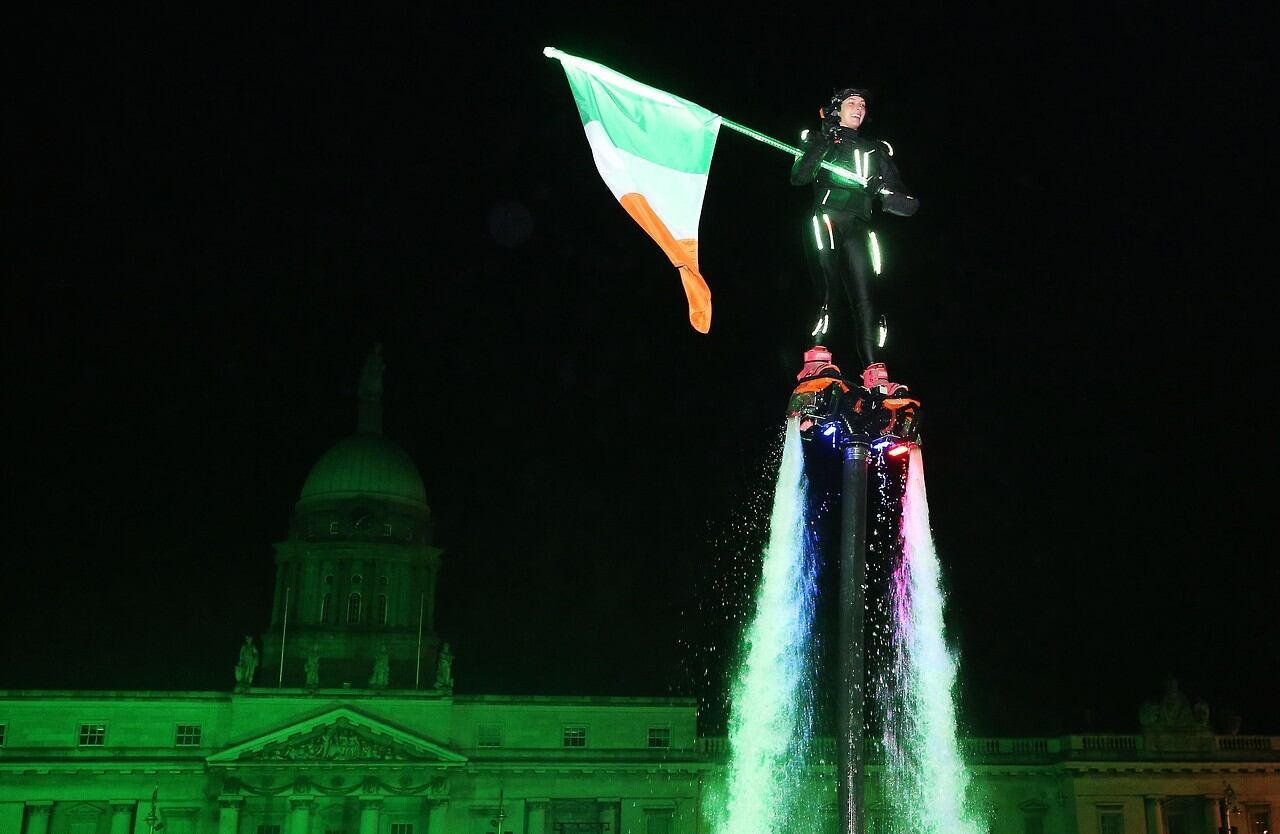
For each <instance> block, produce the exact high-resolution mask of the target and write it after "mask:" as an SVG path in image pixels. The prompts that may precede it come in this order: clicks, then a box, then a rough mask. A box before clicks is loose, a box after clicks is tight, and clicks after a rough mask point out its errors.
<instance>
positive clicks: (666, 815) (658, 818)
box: [644, 809, 675, 834]
mask: <svg viewBox="0 0 1280 834" xmlns="http://www.w3.org/2000/svg"><path fill="white" fill-rule="evenodd" d="M674 816H675V814H674V813H672V812H671V811H669V810H666V809H662V810H646V811H645V814H644V834H671V832H672V830H673V829H674V826H673V825H672V824H671V822H672V817H674Z"/></svg>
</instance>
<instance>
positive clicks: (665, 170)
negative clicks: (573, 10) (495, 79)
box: [543, 47, 720, 333]
mask: <svg viewBox="0 0 1280 834" xmlns="http://www.w3.org/2000/svg"><path fill="white" fill-rule="evenodd" d="M543 53H544V54H546V55H547V56H548V57H551V58H558V59H559V60H560V63H561V65H562V66H563V67H564V71H565V73H566V74H567V75H568V76H569V86H570V87H572V88H573V97H574V100H575V101H577V103H578V112H579V113H580V114H581V115H582V126H583V128H584V129H585V130H586V132H587V141H588V142H590V143H591V153H592V155H593V156H594V157H595V160H596V167H597V168H599V169H600V176H601V177H603V178H604V181H605V184H606V185H608V186H609V190H610V191H612V192H613V196H615V197H617V198H618V202H620V203H622V207H623V208H625V209H626V210H627V213H628V214H630V215H631V216H632V217H633V218H635V221H636V222H637V223H639V224H640V226H641V228H643V229H644V230H645V231H646V232H648V233H649V236H650V237H652V238H653V239H654V240H655V241H657V243H658V245H659V246H661V247H662V251H663V252H665V253H666V254H667V257H668V258H670V259H671V263H672V264H674V265H675V266H676V268H677V269H679V270H680V281H681V283H682V284H684V292H685V296H687V297H688V299H689V323H690V324H692V325H693V327H694V329H695V330H697V331H699V332H700V333H706V332H707V331H708V330H710V329H711V290H709V289H708V288H707V282H706V281H704V280H703V278H702V275H701V273H699V272H698V218H699V217H700V216H701V214H702V198H703V195H704V194H706V191H707V172H708V171H709V170H710V169H711V154H712V152H713V151H714V150H715V147H716V136H717V135H718V134H719V132H720V117H719V116H717V115H716V114H715V113H712V112H711V111H709V110H707V109H705V108H702V107H699V106H698V105H696V104H694V103H693V102H691V101H686V100H684V99H682V98H680V97H679V96H673V95H671V94H670V93H664V92H663V91H662V90H657V89H654V88H653V87H648V86H646V85H644V84H641V83H639V82H638V81H633V80H632V79H630V78H627V77H626V76H625V75H622V74H620V73H617V72H614V71H613V70H611V69H609V68H608V67H605V66H601V65H600V64H597V63H594V62H592V61H586V60H583V59H582V58H577V57H575V56H573V55H569V54H566V53H564V52H561V51H560V50H558V49H553V48H552V47H547V48H546V49H544V50H543Z"/></svg>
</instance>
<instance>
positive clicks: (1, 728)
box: [0, 722, 9, 747]
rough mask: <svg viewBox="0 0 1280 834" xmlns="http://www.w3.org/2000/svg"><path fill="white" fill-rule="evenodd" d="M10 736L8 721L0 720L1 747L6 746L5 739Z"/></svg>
mask: <svg viewBox="0 0 1280 834" xmlns="http://www.w3.org/2000/svg"><path fill="white" fill-rule="evenodd" d="M8 737H9V724H8V722H0V747H4V741H5V739H6V738H8Z"/></svg>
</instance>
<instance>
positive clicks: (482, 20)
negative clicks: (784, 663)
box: [0, 4, 1280, 734]
mask: <svg viewBox="0 0 1280 834" xmlns="http://www.w3.org/2000/svg"><path fill="white" fill-rule="evenodd" d="M464 5H465V6H466V10H461V9H458V8H453V9H451V10H448V11H446V10H442V9H439V8H433V7H431V6H429V5H428V4H421V5H410V4H378V5H377V10H361V11H355V10H349V11H347V12H344V13H335V12H333V11H325V10H319V9H316V8H310V7H307V8H304V7H298V8H294V9H289V10H281V9H270V8H265V9H257V10H255V11H254V12H253V13H251V14H238V13H235V12H233V11H231V10H229V9H226V8H221V7H219V8H210V9H208V10H206V11H203V12H194V11H190V10H183V9H180V8H178V7H176V6H173V5H165V6H161V5H156V6H152V7H146V8H143V7H137V6H131V7H129V8H128V9H126V10H121V9H118V8H117V9H110V10H95V11H83V10H48V11H45V12H43V13H42V14H41V15H40V16H39V19H38V20H32V21H29V22H27V23H25V24H24V25H23V26H21V27H14V28H13V29H12V30H11V32H10V37H11V38H12V39H13V40H15V41H16V43H15V44H14V46H15V52H14V53H13V54H14V55H15V56H16V57H17V60H15V61H13V62H12V63H13V66H14V70H13V72H12V74H11V77H10V83H9V88H10V90H11V92H13V93H14V95H12V96H11V97H10V98H9V100H8V103H7V104H6V105H5V110H6V114H5V115H6V119H5V121H6V122H7V123H8V125H9V128H8V133H9V136H10V138H11V140H14V141H15V150H14V151H13V152H12V153H11V154H10V155H8V158H7V162H8V165H7V167H8V171H7V177H6V180H7V182H8V186H7V187H6V188H5V192H6V195H7V198H8V199H7V202H8V209H9V215H10V217H11V222H10V223H9V224H8V226H9V231H10V233H11V235H12V242H11V248H10V249H9V257H8V258H7V261H8V264H7V265H8V269H7V270H6V271H7V272H8V273H9V275H10V280H9V281H8V291H7V293H6V299H5V304H4V309H5V327H4V342H5V357H6V365H7V378H8V383H9V385H8V388H9V393H10V398H9V402H10V405H9V407H8V409H7V411H8V416H9V418H10V420H11V425H10V428H9V437H10V443H9V444H8V445H9V452H8V455H7V462H6V463H7V465H6V467H5V470H6V475H7V478H6V480H7V482H8V489H7V490H6V492H7V495H8V500H7V501H6V503H5V513H4V517H3V522H4V526H5V531H6V551H7V562H8V570H9V577H8V582H7V583H6V585H7V587H8V588H9V593H8V595H7V598H6V604H5V605H4V606H3V609H4V615H3V616H4V622H3V623H2V624H3V626H4V631H5V634H6V635H7V638H8V639H7V644H6V646H5V648H4V651H3V654H2V655H0V687H4V688H10V689H23V688H56V687H66V688H93V689H107V688H115V687H119V688H157V689H201V688H210V689H228V688H230V686H231V683H232V675H231V670H232V666H233V664H234V662H235V657H236V652H237V648H238V646H239V644H240V642H241V640H242V637H243V635H244V634H248V633H252V634H260V633H261V632H262V630H263V629H264V628H265V626H266V624H267V619H268V616H269V610H270V598H271V593H272V583H273V579H274V570H273V563H272V551H271V543H272V542H274V541H278V540H279V539H280V538H282V537H283V535H284V534H285V531H286V525H287V521H288V517H289V514H290V512H291V509H292V506H293V502H294V501H295V500H296V498H297V495H298V491H299V489H300V488H301V485H302V482H303V480H304V479H305V477H306V474H307V472H308V469H309V467H310V465H311V464H312V463H313V462H314V461H315V460H316V459H317V458H318V457H319V455H320V454H321V453H322V452H323V451H324V450H325V449H326V448H328V447H329V446H330V445H332V444H333V443H335V442H336V441H337V440H339V439H340V438H342V437H343V436H345V435H346V434H348V433H350V432H351V431H352V430H353V429H354V422H355V400H354V389H355V382H356V379H357V376H358V373H359V368H360V366H361V364H362V362H363V360H364V357H365V355H366V353H367V352H368V350H369V348H370V346H371V345H372V344H373V343H374V342H375V341H380V342H382V343H383V346H384V354H385V358H386V361H387V371H386V377H385V388H386V393H385V397H384V401H385V405H386V430H387V433H388V434H389V435H390V436H391V437H392V438H393V439H395V440H396V441H397V442H399V443H401V444H402V445H403V446H404V447H405V448H406V449H407V450H408V451H409V452H410V454H411V455H412V456H413V458H414V459H415V460H416V461H417V462H418V464H419V466H420V468H421V471H422V474H423V479H424V481H425V483H426V488H427V494H428V500H429V502H430V503H431V506H432V508H433V511H434V513H435V518H436V522H437V537H436V539H437V544H439V545H440V546H441V547H443V548H444V550H445V554H444V565H445V567H444V573H443V577H442V586H441V592H440V614H439V622H438V628H439V631H440V632H441V633H442V635H443V636H444V637H445V638H446V639H449V640H451V641H452V643H453V646H454V648H455V651H456V653H457V655H458V660H457V662H456V664H455V672H456V678H457V689H458V691H459V692H463V693H542V694H616V695H662V694H668V693H670V694H678V695H697V696H699V697H700V698H702V699H703V701H704V703H705V705H706V707H707V712H706V726H705V728H704V729H705V730H706V731H709V732H710V731H715V730H716V725H717V723H718V720H719V718H718V716H719V715H720V714H721V713H722V706H723V691H724V675H725V668H726V659H727V658H728V657H730V656H731V655H732V652H733V647H734V645H735V640H736V634H737V629H738V628H739V627H740V624H741V619H742V616H743V612H744V611H745V610H746V607H747V603H748V599H749V595H750V592H751V589H752V586H753V583H754V581H755V576H754V571H755V570H756V569H757V567H758V565H757V561H756V560H757V558H758V557H757V555H756V553H757V547H758V543H759V540H760V536H761V535H762V533H763V521H764V518H765V516H766V513H767V504H768V500H769V492H770V490H771V481H770V456H771V454H772V452H773V451H774V449H775V448H776V444H777V439H778V436H779V430H780V427H781V424H782V417H783V407H784V405H785V403H786V399H787V395H788V392H789V391H790V388H791V386H792V385H793V382H794V374H795V372H796V370H797V369H798V367H799V362H800V354H801V351H802V350H803V349H804V347H805V344H804V334H805V333H806V332H807V328H808V325H809V323H810V322H809V321H808V319H809V318H810V315H811V313H812V305H811V299H810V294H809V293H810V290H809V282H808V278H807V277H806V275H805V272H804V262H803V257H802V245H803V234H804V231H805V225H804V224H805V222H806V214H805V211H806V207H807V202H808V197H809V195H808V192H807V189H802V188H792V187H791V186H789V185H788V184H787V171H788V168H789V165H790V158H789V157H788V156H787V155H785V154H783V153H780V152H778V151H776V150H773V149H771V148H768V147H766V146H764V145H761V144H758V143H755V142H753V141H751V140H749V139H747V138H745V137H743V136H740V135H738V134H735V133H732V132H731V131H728V130H723V131H722V132H721V135H720V140H719V143H718V146H717V151H716V156H715V159H714V161H713V164H712V169H711V176H710V184H709V187H708V190H707V196H706V202H705V206H704V210H703V215H702V217H703V221H702V228H701V261H702V268H703V272H704V274H705V275H706V276H707V278H708V281H709V283H710V285H711V288H712V291H713V293H714V296H715V317H714V320H713V325H712V330H711V333H710V334H709V335H706V336H703V335H700V334H697V333H695V332H694V331H693V330H692V329H691V328H690V327H689V326H688V324H687V321H686V315H685V305H684V299H683V294H682V293H681V291H680V287H679V281H678V277H677V273H676V271H675V270H674V268H672V267H671V266H670V265H669V263H668V262H667V261H666V259H665V257H664V256H663V255H662V253H661V252H660V251H659V250H658V248H657V247H656V246H655V245H653V244H652V243H651V242H650V241H649V240H648V238H647V237H645V235H644V234H643V233H642V232H641V230H640V229H639V228H638V227H636V225H635V224H634V223H633V222H632V221H631V220H630V219H629V218H628V217H627V216H626V214H625V213H624V212H623V211H622V209H621V208H620V207H619V206H618V205H617V203H616V201H615V200H614V199H613V197H612V196H611V195H610V194H609V192H608V191H607V189H606V188H605V186H604V184H603V182H602V181H601V180H600V178H599V176H598V174H597V172H596V170H595V168H594V165H593V163H592V159H591V155H590V151H589V149H588V146H587V143H586V140H585V138H584V136H583V135H582V132H581V126H580V123H579V121H578V114H577V111H576V109H575V107H574V104H573V99H572V96H571V94H570V90H569V87H568V84H567V82H566V80H565V76H564V73H563V71H562V70H561V68H560V66H559V64H558V62H555V61H552V60H548V59H547V58H545V57H543V56H542V54H541V50H542V48H543V47H544V46H547V45H553V46H557V47H559V48H561V49H564V50H566V51H568V52H570V53H573V54H577V55H580V56H582V57H586V58H590V59H593V60H596V61H599V62H602V63H605V64H607V65H609V66H611V67H613V68H614V69H616V70H618V71H620V72H623V73H626V74H628V75H630V76H632V77H633V78H636V79H637V80H640V81H643V82H645V83H648V84H650V85H653V86H656V87H659V88H662V89H665V90H668V91H670V92H673V93H676V94H678V95H681V96H683V97H685V98H688V99H691V100H693V101H695V102H697V103H699V104H701V105H703V106H705V107H707V108H709V109H711V110H713V111H715V112H717V113H720V114H723V115H724V116H726V117H728V118H731V119H733V120H735V121H738V122H741V123H744V124H747V125H749V126H751V127H754V128H756V129H758V130H761V131H763V132H764V133H767V134H769V135H772V136H776V137H778V138H781V139H784V140H786V141H794V140H795V139H796V138H797V137H798V134H799V132H800V130H801V129H803V128H805V127H809V126H811V124H812V123H813V122H814V117H815V115H816V109H817V108H818V107H819V106H820V105H821V104H823V103H824V102H825V100H826V98H827V97H828V96H829V95H830V93H831V91H832V89H833V88H834V87H839V86H846V85H848V84H853V83H858V84H867V85H870V86H871V87H872V88H873V89H874V90H875V91H876V97H875V98H874V99H873V101H872V103H871V107H870V119H869V122H868V124H867V127H866V132H867V133H868V134H869V135H872V136H879V137H883V138H887V139H889V140H890V141H891V142H892V143H893V146H894V148H895V150H896V159H897V161H898V164H899V167H900V169H901V171H902V173H903V176H904V178H905V179H906V181H907V183H908V184H909V185H910V186H911V188H912V190H913V191H914V192H915V193H916V194H917V195H918V196H919V197H920V198H921V201H922V204H923V208H922V209H921V211H920V212H919V214H918V215H916V216H915V217H914V218H911V219H909V220H903V219H898V218H887V219H886V221H885V222H884V223H883V225H882V231H881V237H882V240H883V241H884V246H885V249H886V261H887V275H886V277H885V278H884V281H885V291H884V300H885V303H886V305H887V307H888V309H889V313H890V318H891V320H892V322H893V324H894V329H893V345H894V348H895V352H893V353H892V354H891V355H890V357H889V358H890V370H891V371H892V372H893V375H894V377H895V378H897V379H901V380H903V381H906V382H909V383H910V384H911V386H912V390H913V391H915V392H916V393H917V394H918V395H919V396H920V397H921V398H922V399H923V401H924V403H925V409H926V412H927V418H926V419H927V422H926V424H925V426H926V428H925V434H926V440H927V442H926V448H925V456H926V461H927V471H928V474H929V481H928V483H929V488H930V503H931V507H932V515H933V526H934V530H935V536H936V539H937V545H938V549H939V552H940V554H941V558H942V560H943V563H944V572H945V582H946V585H947V589H948V592H949V614H948V616H949V620H948V624H949V628H950V636H951V638H952V639H953V641H954V642H955V644H956V646H957V647H958V650H959V656H960V664H961V689H962V698H961V705H962V723H963V726H964V729H965V730H966V731H969V732H973V733H977V734H999V733H1028V734H1048V733H1053V732H1060V731H1064V730H1085V729H1093V730H1113V731H1136V728H1137V718H1136V716H1137V708H1138V705H1139V704H1140V703H1141V702H1142V701H1144V700H1148V699H1153V698H1156V697H1157V696H1158V695H1159V693H1160V683H1161V679H1162V678H1163V677H1164V676H1165V675H1167V674H1173V675H1176V676H1177V677H1178V679H1179V680H1180V681H1181V683H1182V688H1183V690H1184V691H1186V692H1187V693H1188V694H1189V695H1190V696H1191V697H1192V698H1193V699H1204V700H1206V701H1207V702H1208V703H1209V704H1210V705H1211V707H1212V708H1213V710H1214V714H1215V721H1216V720H1217V718H1218V717H1220V716H1222V715H1223V714H1225V713H1226V712H1228V711H1236V712H1239V713H1240V714H1242V716H1243V725H1242V731H1243V732H1246V733H1280V698H1277V696H1276V692H1277V688H1278V687H1280V664H1278V663H1277V662H1276V656H1277V655H1276V646H1277V645H1280V626H1278V625H1277V622H1278V621H1280V617H1277V614H1276V605H1277V600H1278V599H1280V590H1278V588H1280V586H1278V584H1277V579H1278V576H1277V570H1276V567H1275V565H1276V555H1275V547H1274V537H1273V529H1274V525H1273V523H1272V517H1271V513H1272V510H1271V509H1270V506H1271V504H1270V501H1269V500H1267V499H1265V496H1266V495H1267V494H1269V493H1270V492H1271V491H1272V490H1273V489H1274V487H1275V484H1274V480H1275V479H1274V476H1273V474H1272V470H1273V466H1274V463H1275V454H1274V447H1275V444H1274V442H1273V441H1272V440H1271V438H1270V434H1271V428H1272V427H1271V412H1270V411H1269V410H1268V409H1267V408H1264V407H1263V405H1262V403H1263V402H1265V401H1266V399H1267V398H1268V396H1269V392H1268V390H1267V385H1266V384H1267V383H1268V382H1269V381H1270V378H1271V377H1270V374H1264V373H1263V359H1264V357H1270V356H1271V354H1272V348H1271V346H1270V339H1269V338H1268V336H1269V335H1270V328H1271V321H1270V315H1269V311H1268V310H1267V308H1266V307H1265V305H1264V304H1263V303H1262V298H1263V297H1266V296H1267V295H1269V291H1268V285H1269V284H1270V283H1271V281H1272V276H1273V273H1274V267H1273V266H1271V265H1270V264H1268V263H1267V262H1265V261H1261V259H1260V258H1259V256H1260V254H1261V252H1262V251H1263V250H1264V249H1266V248H1269V244H1270V237H1271V236H1272V235H1274V231H1273V228H1272V223H1271V222H1270V220H1269V218H1270V217H1271V216H1273V215H1274V212H1273V211H1272V210H1271V207H1270V204H1269V200H1270V193H1271V192H1270V189H1269V187H1267V188H1264V184H1263V182H1262V176H1263V174H1264V173H1265V171H1266V170H1268V169H1269V168H1270V167H1271V166H1273V165H1274V156H1273V154H1272V153H1271V152H1270V151H1269V149H1268V148H1267V147H1266V142H1267V141H1268V140H1267V138H1266V137H1267V136H1268V134H1269V133H1270V132H1272V131H1273V130H1274V128H1275V119H1274V116H1273V115H1272V111H1273V106H1272V102H1271V92H1270V91H1269V90H1264V87H1263V83H1262V79H1263V78H1265V77H1267V76H1269V75H1270V73H1271V72H1272V67H1271V64H1272V60H1271V54H1270V53H1269V52H1264V49H1265V48H1267V46H1268V45H1269V44H1268V43H1267V41H1266V39H1265V38H1266V35H1265V32H1266V31H1267V30H1266V29H1265V28H1264V27H1262V26H1261V25H1256V23H1255V22H1254V21H1251V20H1247V19H1244V18H1243V17H1240V16H1239V15H1240V13H1239V12H1236V11H1232V10H1231V8H1230V7H1228V8H1225V9H1224V8H1218V9H1216V10H1215V11H1214V12H1213V13H1212V14H1208V13H1206V14H1204V15H1203V16H1198V15H1195V14H1192V13H1185V14H1181V16H1171V13H1170V12H1169V11H1168V10H1167V9H1165V8H1163V7H1161V8H1160V9H1159V11H1158V13H1157V12H1155V11H1149V10H1147V9H1145V8H1142V7H1131V6H1121V5H1118V4H1117V5H1110V6H1105V7H1103V8H1101V9H1099V10H1097V11H1095V12H1083V11H1068V9H1066V8H1065V7H1061V8H1059V7H1055V9H1056V10H1054V11H1044V10H1034V9H1033V8H1031V7H1028V6H1026V5H1022V6H1017V7H1013V6H1011V7H1010V8H1007V9H1006V8H1000V7H998V6H995V5H990V4H981V5H978V6H975V7H972V8H968V9H953V10H951V11H947V12H942V13H934V14H926V13H919V14H915V15H911V14H907V13H902V14H897V13H890V12H888V11H885V10H884V9H882V8H879V7H868V6H865V5H858V6H849V7H848V8H841V7H819V6H816V5H813V4H808V5H796V6H794V7H789V8H785V9H784V8H781V7H778V8H776V9H775V10H772V11H768V12H762V13H755V14H753V13H749V12H746V11H745V7H744V9H742V10H738V11H737V12H734V13H728V12H723V13H713V12H710V11H697V10H694V9H690V8H687V7H684V6H674V5H673V6H669V7H668V6H663V5H661V4H649V5H644V4H642V5H636V6H633V7H627V8H623V9H610V10H605V7H604V6H584V7H582V8H571V7H569V6H564V5H561V6H557V5H556V4H550V5H547V6H537V5H534V6H531V7H529V9H528V10H527V11H522V12H512V11H506V10H499V9H498V8H496V7H491V6H488V5H485V4H464ZM1033 5H1034V4H1033ZM1264 93H1265V95H1264ZM837 326H839V323H838V324H837ZM835 349H836V354H837V355H836V359H837V361H841V360H842V359H844V358H847V357H850V356H851V345H849V344H848V343H847V342H846V343H843V344H842V343H841V341H840V340H839V339H837V340H836V344H835ZM846 364H847V365H849V366H850V367H852V365H854V364H856V363H854V362H852V360H851V359H850V360H849V361H846ZM1267 364H1270V363H1267Z"/></svg>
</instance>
